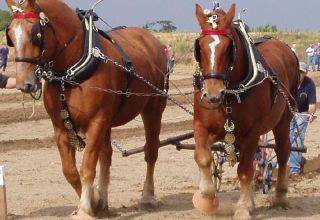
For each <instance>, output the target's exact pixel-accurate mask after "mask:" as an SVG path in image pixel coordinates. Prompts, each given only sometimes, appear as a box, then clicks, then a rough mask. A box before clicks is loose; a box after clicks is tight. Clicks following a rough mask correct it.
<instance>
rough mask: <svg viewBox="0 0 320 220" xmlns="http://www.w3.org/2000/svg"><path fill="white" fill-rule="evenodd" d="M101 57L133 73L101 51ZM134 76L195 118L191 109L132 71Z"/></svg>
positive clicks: (106, 61)
mask: <svg viewBox="0 0 320 220" xmlns="http://www.w3.org/2000/svg"><path fill="white" fill-rule="evenodd" d="M95 50H99V49H98V48H95ZM99 57H100V59H102V60H103V61H104V62H105V63H108V62H111V63H112V64H113V65H115V66H116V67H118V68H120V69H122V70H124V71H126V72H131V70H130V69H128V68H126V67H125V66H123V65H121V64H120V63H118V62H117V61H115V60H113V59H110V58H109V57H108V56H106V55H105V54H103V53H102V52H101V51H100V50H99ZM132 74H133V75H134V76H135V77H136V78H137V79H139V80H140V81H142V82H143V83H145V84H147V85H148V86H149V87H151V88H152V89H153V90H155V91H156V92H157V93H158V95H160V96H164V97H166V98H167V99H168V100H170V101H171V102H173V103H174V104H175V105H177V106H179V107H180V108H181V109H183V110H184V111H185V112H187V113H188V114H190V115H192V116H193V112H192V111H190V110H189V109H187V108H185V107H184V106H183V105H182V104H180V103H179V102H178V101H176V100H175V99H174V98H172V97H171V96H170V95H168V94H167V93H166V92H165V91H163V90H161V89H159V88H158V87H157V86H155V85H154V84H152V83H151V82H149V81H148V80H146V79H145V78H144V77H143V76H141V75H140V74H138V73H137V72H136V71H132Z"/></svg>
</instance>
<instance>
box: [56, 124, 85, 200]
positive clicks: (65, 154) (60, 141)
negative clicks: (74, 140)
mask: <svg viewBox="0 0 320 220" xmlns="http://www.w3.org/2000/svg"><path fill="white" fill-rule="evenodd" d="M54 131H55V139H56V142H57V145H58V149H59V153H60V158H61V163H62V171H63V174H64V176H65V178H66V179H67V181H68V182H69V183H70V184H71V186H72V187H73V189H74V190H75V191H76V193H77V194H78V196H79V198H80V196H81V187H82V185H81V181H80V175H79V172H78V170H77V166H76V159H75V148H74V147H72V146H71V145H70V141H69V137H68V134H67V132H66V131H65V130H64V129H60V128H59V127H56V126H55V127H54Z"/></svg>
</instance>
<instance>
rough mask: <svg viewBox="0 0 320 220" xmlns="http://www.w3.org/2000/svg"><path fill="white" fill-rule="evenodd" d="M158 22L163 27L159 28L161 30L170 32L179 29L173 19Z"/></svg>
mask: <svg viewBox="0 0 320 220" xmlns="http://www.w3.org/2000/svg"><path fill="white" fill-rule="evenodd" d="M157 23H158V24H159V25H160V26H161V28H160V29H159V32H166V33H170V32H174V31H176V30H177V27H176V26H174V25H173V24H172V21H169V20H161V21H157Z"/></svg>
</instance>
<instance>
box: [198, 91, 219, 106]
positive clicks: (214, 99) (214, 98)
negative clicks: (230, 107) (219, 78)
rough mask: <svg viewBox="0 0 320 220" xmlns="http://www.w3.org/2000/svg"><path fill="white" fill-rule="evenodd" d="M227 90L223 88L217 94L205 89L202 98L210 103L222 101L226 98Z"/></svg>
mask: <svg viewBox="0 0 320 220" xmlns="http://www.w3.org/2000/svg"><path fill="white" fill-rule="evenodd" d="M224 95H225V92H224V90H223V89H221V90H220V91H219V92H218V93H216V94H215V95H212V94H210V92H208V91H205V90H203V91H202V96H201V99H205V100H206V101H207V102H208V103H210V104H215V103H222V102H223V99H224Z"/></svg>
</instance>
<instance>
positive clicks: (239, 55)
mask: <svg viewBox="0 0 320 220" xmlns="http://www.w3.org/2000/svg"><path fill="white" fill-rule="evenodd" d="M231 32H232V37H233V40H234V44H235V48H236V52H235V54H234V56H235V59H234V63H233V70H232V72H231V76H230V81H231V83H237V82H241V81H242V80H243V79H244V78H245V77H246V75H247V71H248V67H247V65H246V64H247V63H248V58H247V55H246V51H245V48H244V45H243V43H242V41H241V39H240V37H239V35H238V33H237V31H236V29H235V28H232V29H231Z"/></svg>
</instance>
